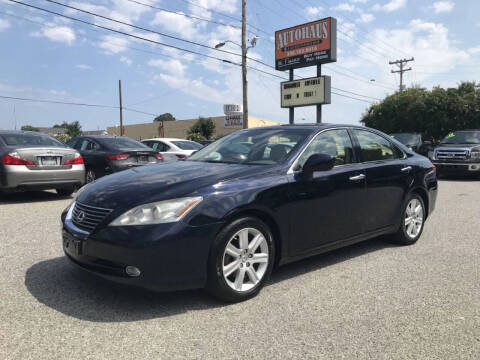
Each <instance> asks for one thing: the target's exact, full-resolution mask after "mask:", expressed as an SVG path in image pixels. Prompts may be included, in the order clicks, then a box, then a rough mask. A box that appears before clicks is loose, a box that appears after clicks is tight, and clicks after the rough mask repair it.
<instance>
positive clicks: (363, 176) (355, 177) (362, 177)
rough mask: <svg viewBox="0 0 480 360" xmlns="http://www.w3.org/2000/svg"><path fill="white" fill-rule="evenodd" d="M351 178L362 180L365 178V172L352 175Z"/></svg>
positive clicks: (352, 179)
mask: <svg viewBox="0 0 480 360" xmlns="http://www.w3.org/2000/svg"><path fill="white" fill-rule="evenodd" d="M349 179H350V180H351V181H360V180H363V179H365V174H360V175H356V176H350V177H349Z"/></svg>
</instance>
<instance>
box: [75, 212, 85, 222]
mask: <svg viewBox="0 0 480 360" xmlns="http://www.w3.org/2000/svg"><path fill="white" fill-rule="evenodd" d="M84 219H85V213H84V212H83V211H80V212H79V213H78V214H77V221H78V222H82V221H83V220H84Z"/></svg>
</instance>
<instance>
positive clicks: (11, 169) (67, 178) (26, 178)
mask: <svg viewBox="0 0 480 360" xmlns="http://www.w3.org/2000/svg"><path fill="white" fill-rule="evenodd" d="M84 183H85V167H84V165H72V166H71V168H69V169H55V170H32V169H29V168H28V167H27V166H23V165H4V166H3V176H2V188H3V189H11V190H14V189H39V190H40V189H57V188H68V187H75V186H81V185H83V184H84Z"/></svg>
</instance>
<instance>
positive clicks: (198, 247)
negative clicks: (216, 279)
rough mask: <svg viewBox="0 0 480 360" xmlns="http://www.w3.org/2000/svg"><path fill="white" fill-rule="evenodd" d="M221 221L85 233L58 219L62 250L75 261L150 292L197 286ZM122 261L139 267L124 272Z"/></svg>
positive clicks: (204, 277)
mask: <svg viewBox="0 0 480 360" xmlns="http://www.w3.org/2000/svg"><path fill="white" fill-rule="evenodd" d="M63 218H64V216H63ZM220 226H221V224H210V225H204V226H189V225H187V224H185V223H183V222H176V223H170V224H158V225H146V226H124V227H116V226H107V227H104V228H102V229H100V230H98V231H94V232H92V233H91V234H88V233H86V232H85V231H83V230H81V229H79V228H77V227H76V226H75V225H74V224H73V223H72V222H71V221H70V220H63V231H62V236H63V250H64V252H65V255H66V256H67V258H68V259H69V260H70V261H71V262H72V263H74V264H75V265H77V266H79V267H81V268H83V269H85V270H87V271H89V272H93V273H95V274H97V275H99V276H101V277H104V278H107V279H109V280H112V281H115V282H119V283H123V284H127V285H133V286H138V287H142V288H146V289H150V290H154V291H171V290H182V289H194V288H202V287H204V286H205V283H206V280H207V273H206V271H207V261H208V257H209V253H210V247H211V243H212V241H213V239H215V235H216V233H217V232H218V230H219V228H220ZM127 266H134V267H136V268H137V269H139V270H140V275H139V276H136V277H134V276H129V275H128V274H127V272H126V267H127Z"/></svg>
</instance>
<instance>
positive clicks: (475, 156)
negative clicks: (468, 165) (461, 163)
mask: <svg viewBox="0 0 480 360" xmlns="http://www.w3.org/2000/svg"><path fill="white" fill-rule="evenodd" d="M471 158H472V160H480V150H477V151H472V154H471Z"/></svg>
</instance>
